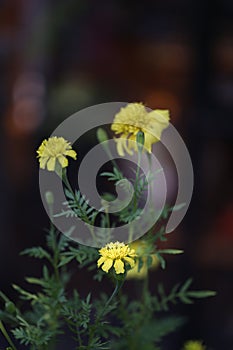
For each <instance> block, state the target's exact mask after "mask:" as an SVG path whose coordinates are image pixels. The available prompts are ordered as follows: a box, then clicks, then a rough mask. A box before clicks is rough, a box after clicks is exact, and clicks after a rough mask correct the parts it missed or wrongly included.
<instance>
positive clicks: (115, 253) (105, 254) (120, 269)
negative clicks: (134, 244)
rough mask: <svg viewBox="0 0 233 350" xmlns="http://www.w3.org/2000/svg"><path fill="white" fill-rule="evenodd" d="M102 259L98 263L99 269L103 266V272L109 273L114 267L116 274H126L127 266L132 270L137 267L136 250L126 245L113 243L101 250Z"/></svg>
mask: <svg viewBox="0 0 233 350" xmlns="http://www.w3.org/2000/svg"><path fill="white" fill-rule="evenodd" d="M99 253H100V255H101V257H100V258H99V260H98V261H97V265H98V267H100V266H101V265H102V267H101V268H102V270H103V271H105V272H108V271H109V270H110V269H111V267H114V269H115V271H116V274H120V273H124V272H125V264H129V265H130V267H131V268H133V267H134V265H135V257H136V254H135V250H134V249H130V247H129V246H128V245H126V244H124V243H120V242H114V243H113V242H111V243H108V244H107V245H106V246H105V247H103V248H101V249H100V250H99Z"/></svg>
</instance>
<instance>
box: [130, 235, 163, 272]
mask: <svg viewBox="0 0 233 350" xmlns="http://www.w3.org/2000/svg"><path fill="white" fill-rule="evenodd" d="M129 246H130V248H132V249H134V250H135V252H136V254H137V256H138V257H141V258H142V262H143V265H142V267H141V269H140V271H138V264H139V261H138V260H137V261H136V264H135V266H134V267H133V269H131V270H129V272H128V273H127V278H128V279H143V278H146V276H147V275H148V270H149V269H155V268H156V267H158V265H159V260H158V258H157V257H156V255H151V254H148V253H147V252H148V248H149V246H148V243H147V242H146V241H141V240H138V241H135V242H132V243H130V245H129ZM148 255H150V256H151V258H152V264H151V266H150V267H149V268H148V267H147V257H148Z"/></svg>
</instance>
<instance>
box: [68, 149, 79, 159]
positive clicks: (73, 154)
mask: <svg viewBox="0 0 233 350" xmlns="http://www.w3.org/2000/svg"><path fill="white" fill-rule="evenodd" d="M66 155H67V156H69V157H72V158H73V159H76V157H77V153H76V152H75V151H74V150H72V149H71V150H68V151H66Z"/></svg>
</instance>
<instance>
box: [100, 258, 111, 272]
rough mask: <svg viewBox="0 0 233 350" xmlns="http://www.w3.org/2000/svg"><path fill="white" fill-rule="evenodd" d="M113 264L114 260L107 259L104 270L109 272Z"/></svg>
mask: <svg viewBox="0 0 233 350" xmlns="http://www.w3.org/2000/svg"><path fill="white" fill-rule="evenodd" d="M112 264H113V260H112V259H106V260H105V262H104V264H103V266H102V270H103V271H105V272H108V271H109V270H110V269H111V267H112Z"/></svg>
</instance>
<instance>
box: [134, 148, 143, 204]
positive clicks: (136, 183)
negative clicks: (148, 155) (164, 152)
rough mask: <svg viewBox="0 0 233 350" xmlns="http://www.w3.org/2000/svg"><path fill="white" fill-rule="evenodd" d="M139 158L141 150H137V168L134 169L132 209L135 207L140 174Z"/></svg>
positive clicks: (140, 157)
mask: <svg viewBox="0 0 233 350" xmlns="http://www.w3.org/2000/svg"><path fill="white" fill-rule="evenodd" d="M141 159H142V152H141V150H138V162H137V170H136V176H135V185H134V209H135V210H136V209H137V199H138V198H137V187H138V180H139V175H140V165H141Z"/></svg>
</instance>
